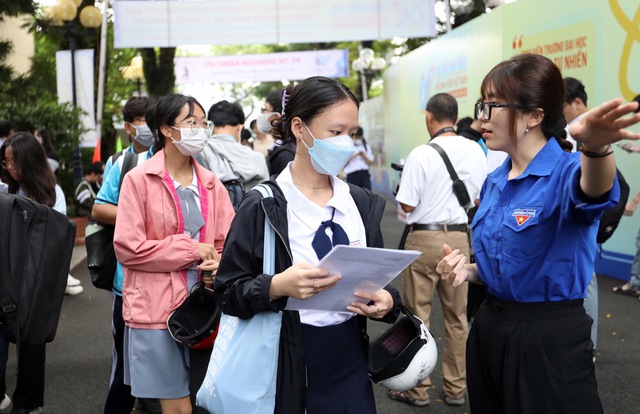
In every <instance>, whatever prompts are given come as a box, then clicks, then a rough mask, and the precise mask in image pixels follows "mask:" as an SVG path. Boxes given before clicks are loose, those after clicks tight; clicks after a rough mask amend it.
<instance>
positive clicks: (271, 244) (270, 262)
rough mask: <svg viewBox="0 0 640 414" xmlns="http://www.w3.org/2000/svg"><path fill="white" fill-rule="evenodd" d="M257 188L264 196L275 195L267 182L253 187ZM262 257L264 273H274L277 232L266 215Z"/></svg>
mask: <svg viewBox="0 0 640 414" xmlns="http://www.w3.org/2000/svg"><path fill="white" fill-rule="evenodd" d="M253 188H254V189H255V190H257V191H258V192H259V193H260V194H261V195H262V198H263V199H264V198H271V197H273V190H271V187H269V186H268V185H267V184H258V185H257V186H255V187H253ZM262 255H263V259H262V273H264V274H265V275H272V274H274V272H275V268H276V232H275V230H274V229H273V227H271V224H269V219H268V218H267V216H266V215H265V216H264V253H263V254H262Z"/></svg>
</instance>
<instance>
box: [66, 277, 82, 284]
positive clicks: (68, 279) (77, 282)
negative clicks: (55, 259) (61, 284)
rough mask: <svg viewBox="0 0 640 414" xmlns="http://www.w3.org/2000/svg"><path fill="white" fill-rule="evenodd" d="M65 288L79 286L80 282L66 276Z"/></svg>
mask: <svg viewBox="0 0 640 414" xmlns="http://www.w3.org/2000/svg"><path fill="white" fill-rule="evenodd" d="M67 286H80V281H79V280H78V279H76V278H75V277H73V276H71V275H69V276H67Z"/></svg>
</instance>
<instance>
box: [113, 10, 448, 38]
mask: <svg viewBox="0 0 640 414" xmlns="http://www.w3.org/2000/svg"><path fill="white" fill-rule="evenodd" d="M113 12H114V32H115V34H114V36H115V47H116V48H132V47H174V46H183V45H196V44H204V45H228V44H276V43H316V42H339V41H348V40H376V39H390V38H392V37H395V36H400V37H435V36H436V22H435V15H434V0H306V1H300V0H200V1H194V0H181V1H176V0H164V1H161V0H155V1H148V0H115V1H114V2H113Z"/></svg>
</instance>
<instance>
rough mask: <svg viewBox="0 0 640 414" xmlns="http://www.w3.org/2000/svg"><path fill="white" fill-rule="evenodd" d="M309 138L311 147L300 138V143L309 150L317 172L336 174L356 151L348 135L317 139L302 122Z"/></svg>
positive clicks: (312, 163)
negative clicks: (311, 139)
mask: <svg viewBox="0 0 640 414" xmlns="http://www.w3.org/2000/svg"><path fill="white" fill-rule="evenodd" d="M303 125H304V127H305V128H307V131H308V132H309V135H311V138H313V147H311V148H309V146H308V145H307V144H306V143H305V142H304V139H301V140H300V141H302V143H303V144H304V146H305V147H307V149H308V150H309V156H310V157H311V165H312V166H313V169H314V170H316V172H317V173H318V174H324V175H338V174H339V173H340V171H342V169H343V168H344V166H345V165H347V162H349V160H350V159H351V156H352V155H353V154H354V153H355V152H356V149H355V147H354V146H353V140H352V139H351V137H350V136H348V135H340V136H337V137H331V138H325V139H317V138H316V137H314V136H313V134H312V133H311V131H309V127H307V125H305V124H303Z"/></svg>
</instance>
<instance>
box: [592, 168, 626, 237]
mask: <svg viewBox="0 0 640 414" xmlns="http://www.w3.org/2000/svg"><path fill="white" fill-rule="evenodd" d="M616 171H617V173H618V182H619V183H620V202H619V203H618V205H617V206H615V207H612V208H610V209H607V210H605V211H604V213H602V217H600V226H599V227H598V235H597V237H596V241H597V242H598V243H600V244H602V243H604V242H606V241H607V240H609V238H610V237H611V236H612V235H613V232H614V231H615V230H616V228H618V224H620V219H621V218H622V216H623V215H624V208H625V206H626V205H627V201H628V200H629V191H630V190H629V184H627V180H625V179H624V176H623V175H622V173H621V172H620V170H618V169H616Z"/></svg>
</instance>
